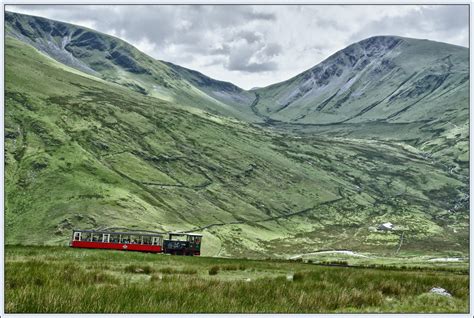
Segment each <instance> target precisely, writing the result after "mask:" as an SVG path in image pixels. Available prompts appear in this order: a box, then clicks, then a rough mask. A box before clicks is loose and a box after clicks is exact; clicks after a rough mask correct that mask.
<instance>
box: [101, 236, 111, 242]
mask: <svg viewBox="0 0 474 318" xmlns="http://www.w3.org/2000/svg"><path fill="white" fill-rule="evenodd" d="M102 242H103V243H109V242H110V234H102Z"/></svg>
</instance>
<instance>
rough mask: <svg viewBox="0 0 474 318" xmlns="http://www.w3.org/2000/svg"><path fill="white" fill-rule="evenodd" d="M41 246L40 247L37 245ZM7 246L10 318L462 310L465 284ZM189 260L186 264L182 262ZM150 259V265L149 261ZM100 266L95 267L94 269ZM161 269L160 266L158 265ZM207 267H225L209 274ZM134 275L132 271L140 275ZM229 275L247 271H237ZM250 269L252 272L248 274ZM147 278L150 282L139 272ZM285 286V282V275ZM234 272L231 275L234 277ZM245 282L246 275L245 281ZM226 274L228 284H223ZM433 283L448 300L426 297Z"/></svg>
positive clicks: (441, 276)
mask: <svg viewBox="0 0 474 318" xmlns="http://www.w3.org/2000/svg"><path fill="white" fill-rule="evenodd" d="M40 249H41V248H40ZM28 250H29V248H22V249H16V250H15V251H14V252H15V253H13V255H12V254H10V252H9V250H8V249H7V258H6V272H5V278H6V282H5V292H6V302H5V305H6V311H7V312H8V313H31V312H42V313H47V312H49V313H61V312H63V313H70V312H71V313H72V312H73V313H94V312H99V313H132V312H133V313H151V312H157V313H212V312H231V313H240V312H243V313H275V312H279V313H325V312H327V313H331V312H467V310H468V295H469V290H468V287H469V277H468V276H467V275H461V274H457V273H444V272H429V271H422V272H420V271H408V270H407V271H401V270H397V271H393V270H389V269H385V270H381V269H361V268H345V267H323V266H315V265H311V264H302V263H290V262H286V263H285V262H272V261H251V260H222V259H206V258H197V257H194V258H186V257H179V256H177V257H161V256H158V255H151V256H150V255H141V254H135V253H124V252H122V253H121V254H119V256H117V254H116V253H112V254H110V255H109V256H110V259H111V260H110V261H109V264H108V267H106V269H101V268H100V267H96V266H89V265H91V261H90V260H89V261H88V260H87V259H88V257H90V258H92V259H94V260H97V258H102V257H103V256H104V255H107V253H109V251H85V252H84V251H73V252H70V251H69V250H67V251H66V252H64V253H62V255H63V256H62V258H59V256H58V257H56V256H57V255H49V256H54V257H53V258H54V260H45V259H46V258H47V257H46V256H47V254H48V253H43V256H41V253H39V254H35V253H33V254H31V255H28V253H22V251H23V252H28ZM190 259H192V260H190ZM150 260H154V261H153V262H151V261H150ZM99 264H100V262H99ZM164 264H168V265H167V266H163V265H164ZM210 266H211V267H212V266H214V267H216V268H218V270H217V271H218V272H219V270H222V271H223V270H224V268H225V270H226V271H227V273H226V275H225V276H226V278H225V279H224V278H222V279H221V275H217V276H212V277H210V276H209V275H208V270H209V268H210ZM138 269H140V270H138ZM237 269H249V270H242V271H238V270H237ZM251 269H256V270H251ZM145 271H147V272H148V273H151V274H152V275H151V276H146V275H137V274H142V273H144V272H145ZM288 272H292V273H293V280H291V281H288V280H287V277H286V275H287V273H288ZM232 275H234V276H232ZM246 275H254V276H252V279H251V280H248V279H244V278H245V277H247V276H246ZM229 277H230V278H231V279H229ZM435 286H440V287H443V288H445V289H447V290H448V291H449V292H450V293H451V294H452V295H453V297H450V298H448V297H442V296H436V295H431V294H428V291H429V290H430V289H431V288H433V287H435Z"/></svg>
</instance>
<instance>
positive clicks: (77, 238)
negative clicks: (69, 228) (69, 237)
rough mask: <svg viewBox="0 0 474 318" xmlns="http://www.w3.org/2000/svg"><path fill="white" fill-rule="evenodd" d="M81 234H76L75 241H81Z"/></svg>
mask: <svg viewBox="0 0 474 318" xmlns="http://www.w3.org/2000/svg"><path fill="white" fill-rule="evenodd" d="M81 234H82V233H81V232H74V241H80V240H81Z"/></svg>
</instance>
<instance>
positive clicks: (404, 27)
mask: <svg viewBox="0 0 474 318" xmlns="http://www.w3.org/2000/svg"><path fill="white" fill-rule="evenodd" d="M468 25H469V7H468V6H467V5H433V6H422V7H421V8H420V10H416V11H415V10H413V11H411V12H410V13H408V14H406V15H402V16H395V17H386V16H381V17H380V19H378V20H376V21H372V22H371V23H369V24H367V25H365V26H364V27H362V28H361V29H359V30H358V31H357V32H355V33H354V34H352V35H351V37H350V39H351V41H352V42H355V41H359V40H361V39H364V38H367V37H370V36H373V35H402V36H407V35H409V36H413V37H421V38H427V36H423V35H433V34H436V35H437V36H442V37H443V38H445V39H446V40H445V41H446V42H450V41H449V40H450V39H451V38H455V37H457V36H458V35H459V34H460V33H464V34H465V36H466V42H467V35H468ZM420 35H421V36H420ZM465 45H467V43H465Z"/></svg>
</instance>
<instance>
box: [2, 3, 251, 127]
mask: <svg viewBox="0 0 474 318" xmlns="http://www.w3.org/2000/svg"><path fill="white" fill-rule="evenodd" d="M5 29H6V34H7V35H8V36H12V37H14V38H17V39H19V40H21V41H23V42H25V43H28V44H30V45H32V46H34V47H35V48H36V49H38V50H39V51H41V52H43V53H44V54H46V55H48V56H50V57H52V58H53V59H55V60H57V61H59V62H61V63H63V64H65V65H68V66H70V67H73V68H75V69H78V70H80V71H82V72H86V73H88V74H91V75H94V76H97V77H100V78H103V79H105V80H107V81H110V82H114V83H118V84H120V85H123V86H126V87H128V88H131V89H133V90H135V91H137V92H139V93H142V94H146V95H150V96H155V97H159V98H161V99H165V100H168V101H173V102H175V103H179V104H185V105H192V106H193V107H197V108H201V109H204V110H206V111H209V112H212V113H217V114H221V115H226V116H231V117H236V118H239V119H243V120H247V121H259V118H257V117H256V116H255V115H254V114H253V113H252V112H251V110H250V109H249V108H248V107H245V105H248V104H250V103H251V102H252V101H253V100H254V98H255V97H254V94H253V93H251V92H246V91H243V90H242V89H240V88H239V87H237V86H235V85H233V84H231V83H226V82H222V81H216V80H213V79H211V78H209V77H207V76H205V75H203V74H200V73H198V72H196V71H192V70H188V69H186V68H183V67H179V66H176V65H173V64H171V63H166V62H162V61H158V60H155V59H153V58H151V57H149V56H147V55H146V54H144V53H142V52H140V51H139V50H137V49H136V48H135V47H133V46H132V45H130V44H128V43H126V42H125V41H123V40H120V39H118V38H116V37H113V36H110V35H106V34H103V33H100V32H97V31H94V30H91V29H88V28H84V27H80V26H76V25H72V24H68V23H64V22H59V21H54V20H49V19H45V18H41V17H34V16H28V15H23V14H17V13H12V12H6V13H5ZM237 105H239V106H240V107H236V106H237Z"/></svg>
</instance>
